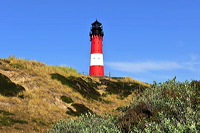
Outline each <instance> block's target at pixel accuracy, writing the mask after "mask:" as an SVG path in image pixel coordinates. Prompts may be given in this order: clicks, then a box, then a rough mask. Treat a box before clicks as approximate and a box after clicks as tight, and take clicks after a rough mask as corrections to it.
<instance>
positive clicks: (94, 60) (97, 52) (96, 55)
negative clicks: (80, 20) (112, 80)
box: [90, 20, 104, 76]
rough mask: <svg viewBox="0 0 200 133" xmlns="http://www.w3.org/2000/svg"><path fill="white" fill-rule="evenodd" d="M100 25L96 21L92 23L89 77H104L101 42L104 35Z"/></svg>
mask: <svg viewBox="0 0 200 133" xmlns="http://www.w3.org/2000/svg"><path fill="white" fill-rule="evenodd" d="M101 25H102V24H101V23H99V22H98V21H97V20H96V21H95V22H94V23H92V28H91V32H90V41H91V57H90V76H104V64H103V49H102V46H103V44H102V41H103V36H104V33H103V31H102V26H101Z"/></svg>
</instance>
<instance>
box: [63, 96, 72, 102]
mask: <svg viewBox="0 0 200 133" xmlns="http://www.w3.org/2000/svg"><path fill="white" fill-rule="evenodd" d="M60 98H61V100H62V101H63V102H65V103H73V102H74V101H73V100H72V99H71V98H70V97H66V96H61V97H60Z"/></svg>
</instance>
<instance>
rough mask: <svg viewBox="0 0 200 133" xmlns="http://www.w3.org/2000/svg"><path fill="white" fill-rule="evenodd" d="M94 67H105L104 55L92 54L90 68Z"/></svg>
mask: <svg viewBox="0 0 200 133" xmlns="http://www.w3.org/2000/svg"><path fill="white" fill-rule="evenodd" d="M93 65H101V66H103V54H91V58H90V66H93Z"/></svg>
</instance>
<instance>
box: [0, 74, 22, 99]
mask: <svg viewBox="0 0 200 133" xmlns="http://www.w3.org/2000/svg"><path fill="white" fill-rule="evenodd" d="M22 91H25V88H24V87H22V86H20V85H18V84H15V83H13V82H12V81H11V80H10V79H9V78H8V77H6V76H5V75H3V74H1V73H0V94H1V95H3V96H17V95H18V94H19V93H20V92H22Z"/></svg>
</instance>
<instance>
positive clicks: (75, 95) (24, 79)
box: [0, 57, 149, 132]
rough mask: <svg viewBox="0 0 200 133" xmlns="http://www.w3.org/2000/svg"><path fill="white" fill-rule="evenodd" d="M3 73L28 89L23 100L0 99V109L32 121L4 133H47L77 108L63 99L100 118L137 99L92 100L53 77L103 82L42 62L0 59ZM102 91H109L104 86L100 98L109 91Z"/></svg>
mask: <svg viewBox="0 0 200 133" xmlns="http://www.w3.org/2000/svg"><path fill="white" fill-rule="evenodd" d="M0 73H2V74H4V75H6V76H7V77H9V78H10V79H11V81H12V82H14V83H17V84H19V85H22V86H23V87H24V88H25V89H26V91H25V92H23V93H21V94H20V96H21V98H20V97H5V96H2V95H0V108H1V109H3V110H5V111H9V112H11V113H14V114H15V116H14V117H16V118H19V119H22V120H26V121H28V124H27V125H20V124H17V125H16V124H15V125H13V126H12V127H6V126H4V127H1V125H0V131H1V130H2V131H3V132H4V131H5V132H6V131H11V132H12V131H13V132H18V131H20V132H21V131H24V132H27V131H28V132H44V131H45V129H47V128H49V127H50V126H51V125H52V123H53V122H55V121H58V120H60V119H67V118H72V116H70V115H67V114H66V111H67V110H68V109H67V108H68V107H70V108H72V109H74V108H73V107H72V106H71V104H67V103H65V102H63V101H62V100H61V98H60V97H61V96H66V97H70V98H72V100H73V101H74V103H79V104H84V105H85V106H86V107H88V108H89V109H90V110H92V111H93V112H95V113H97V114H100V115H105V114H117V113H119V112H117V111H116V110H115V109H116V108H118V107H121V106H125V105H127V104H129V101H131V100H132V97H133V96H134V94H132V95H129V96H128V97H126V98H125V99H123V100H120V99H118V98H117V95H107V96H105V97H103V99H104V100H106V101H110V102H109V103H106V102H102V101H97V100H88V99H86V98H84V97H83V96H82V95H81V94H80V93H79V92H75V91H74V90H73V89H72V88H70V87H69V86H66V85H63V84H61V82H59V81H57V80H53V79H52V78H51V75H50V74H52V73H58V74H60V75H63V76H65V77H69V76H74V77H81V78H82V79H83V80H85V81H86V82H87V81H88V80H89V78H90V79H91V80H92V81H93V82H97V83H100V80H99V78H96V77H90V76H86V75H81V74H79V73H78V72H77V71H76V70H75V69H73V68H70V67H63V66H47V65H45V64H44V63H41V62H37V61H27V60H25V59H17V58H15V57H10V58H6V59H0ZM112 80H115V79H112ZM120 80H122V81H123V82H127V83H129V82H130V83H138V84H141V85H144V86H149V85H148V84H146V83H142V82H140V81H137V80H134V79H132V78H129V77H127V78H123V79H120ZM102 88H105V86H100V87H99V89H98V90H97V91H99V92H100V94H103V93H104V92H105V89H102ZM16 128H17V129H16ZM18 128H20V129H18Z"/></svg>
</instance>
